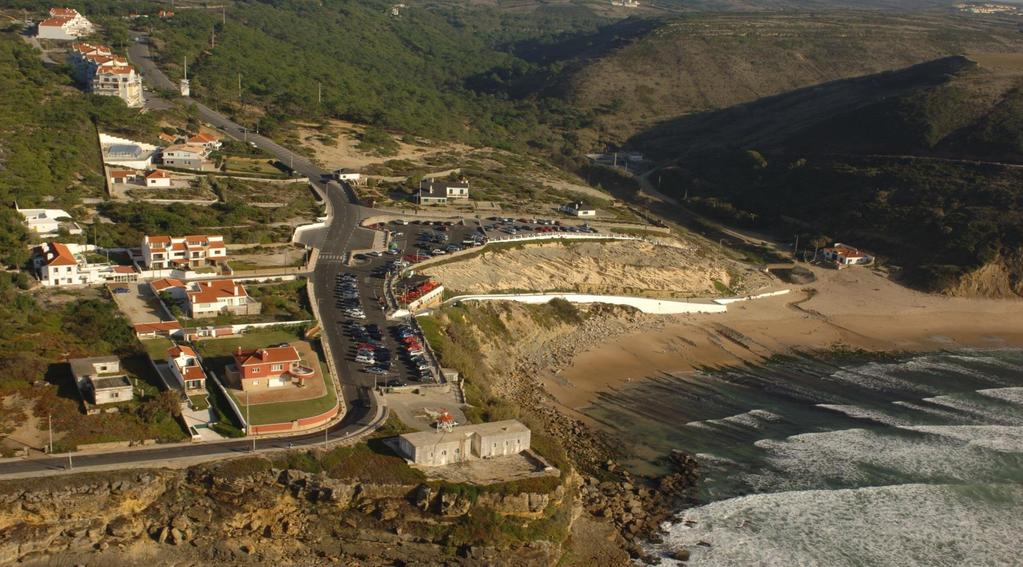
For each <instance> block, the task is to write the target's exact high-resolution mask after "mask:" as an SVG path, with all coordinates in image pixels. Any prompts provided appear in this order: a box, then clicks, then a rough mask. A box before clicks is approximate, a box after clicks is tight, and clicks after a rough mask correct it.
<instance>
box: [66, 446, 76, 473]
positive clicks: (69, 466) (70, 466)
mask: <svg viewBox="0 0 1023 567" xmlns="http://www.w3.org/2000/svg"><path fill="white" fill-rule="evenodd" d="M73 468H75V465H74V464H73V463H72V462H71V447H68V449H67V470H71V469H73Z"/></svg>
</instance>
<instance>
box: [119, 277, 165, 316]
mask: <svg viewBox="0 0 1023 567" xmlns="http://www.w3.org/2000/svg"><path fill="white" fill-rule="evenodd" d="M122 287H126V288H128V293H113V290H114V289H117V288H122ZM110 289H111V295H113V297H114V303H116V304H117V307H118V309H120V310H121V312H122V313H124V316H125V317H127V318H128V320H129V321H131V324H132V325H137V324H139V323H159V322H160V321H173V320H174V319H172V318H171V317H170V316H169V315H167V313H165V312H164V310H163V308H162V307H161V305H160V300H159V299H158V298H157V297H156V296H155V295H153V291H152V290H151V289H150V288H149V284H145V283H125V284H112V285H111V286H110Z"/></svg>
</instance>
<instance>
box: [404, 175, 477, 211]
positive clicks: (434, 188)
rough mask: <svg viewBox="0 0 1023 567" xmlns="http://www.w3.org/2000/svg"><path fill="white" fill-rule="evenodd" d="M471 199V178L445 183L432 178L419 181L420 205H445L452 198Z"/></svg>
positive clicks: (418, 201)
mask: <svg viewBox="0 0 1023 567" xmlns="http://www.w3.org/2000/svg"><path fill="white" fill-rule="evenodd" d="M468 199H469V180H468V179H465V178H464V177H463V178H462V180H461V181H459V182H458V183H445V182H442V181H435V180H432V179H428V180H423V181H420V182H419V193H418V194H417V195H416V202H417V203H419V204H420V205H445V204H447V203H448V202H449V201H451V200H468Z"/></svg>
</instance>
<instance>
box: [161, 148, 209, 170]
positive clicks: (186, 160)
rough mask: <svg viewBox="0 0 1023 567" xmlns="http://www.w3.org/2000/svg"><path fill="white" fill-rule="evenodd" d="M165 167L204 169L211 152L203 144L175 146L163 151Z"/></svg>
mask: <svg viewBox="0 0 1023 567" xmlns="http://www.w3.org/2000/svg"><path fill="white" fill-rule="evenodd" d="M162 155H163V165H165V166H167V167H180V168H184V169H203V168H204V167H206V164H207V161H206V158H207V157H208V156H209V155H210V150H209V148H207V147H206V146H204V145H202V144H174V145H171V146H167V147H166V148H164V149H163V154H162Z"/></svg>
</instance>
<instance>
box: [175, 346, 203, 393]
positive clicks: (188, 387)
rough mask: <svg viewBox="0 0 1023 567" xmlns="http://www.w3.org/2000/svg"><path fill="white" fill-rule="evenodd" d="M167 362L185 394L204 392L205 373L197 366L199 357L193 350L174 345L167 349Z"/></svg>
mask: <svg viewBox="0 0 1023 567" xmlns="http://www.w3.org/2000/svg"><path fill="white" fill-rule="evenodd" d="M167 361H168V362H169V366H170V368H171V372H173V373H174V376H175V377H177V379H178V380H179V381H180V382H181V384H182V385H183V386H184V388H185V393H186V394H188V395H192V394H193V393H200V392H205V391H206V372H205V371H204V370H203V369H202V365H201V364H199V357H198V356H196V355H195V351H194V350H192V349H191V348H190V347H187V346H184V345H175V346H173V347H171V348H169V349H167Z"/></svg>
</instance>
